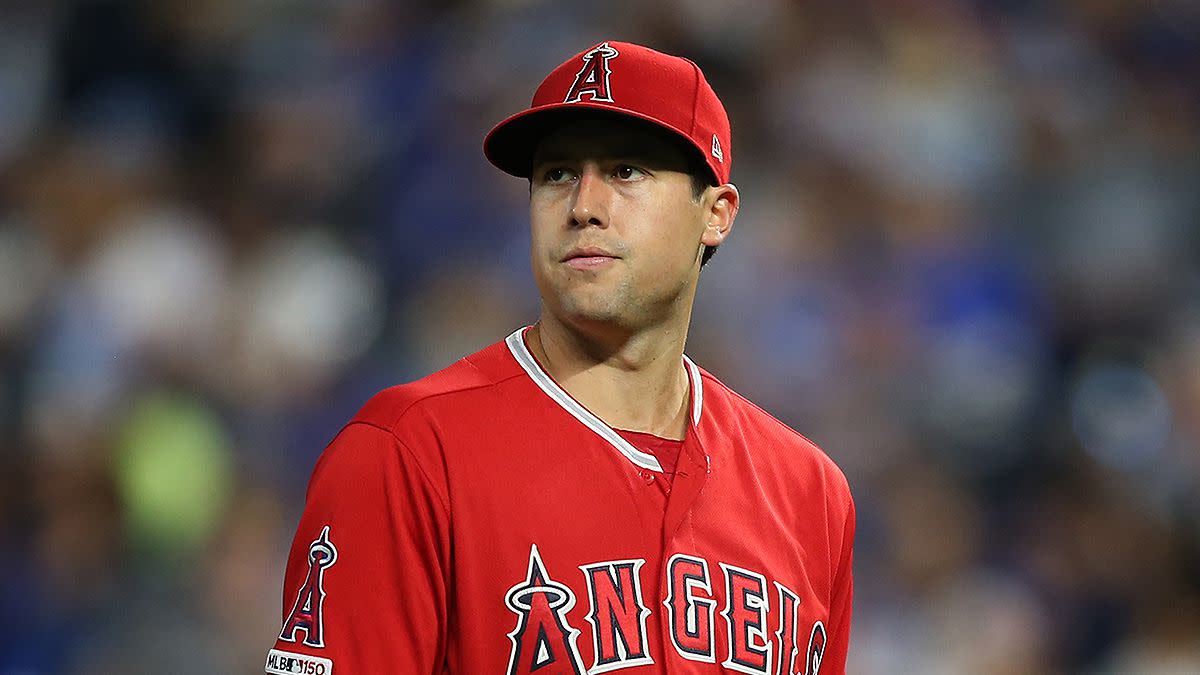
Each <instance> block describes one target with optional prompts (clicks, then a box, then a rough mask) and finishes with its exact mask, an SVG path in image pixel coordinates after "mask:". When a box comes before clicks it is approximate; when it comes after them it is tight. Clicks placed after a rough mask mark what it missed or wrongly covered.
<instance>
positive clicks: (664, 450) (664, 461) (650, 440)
mask: <svg viewBox="0 0 1200 675" xmlns="http://www.w3.org/2000/svg"><path fill="white" fill-rule="evenodd" d="M617 433H618V434H621V437H622V438H624V439H625V440H627V441H629V442H630V443H631V444H633V446H634V447H635V448H637V449H638V450H642V451H645V452H648V453H650V454H651V455H654V457H655V459H657V460H658V463H659V464H661V465H662V468H663V473H664V474H666V475H667V476H668V477H670V478H674V477H675V465H676V464H678V463H679V452H680V451H681V450H683V441H682V440H675V439H671V438H663V437H662V436H655V435H654V434H648V433H646V432H643V431H628V430H626V429H617Z"/></svg>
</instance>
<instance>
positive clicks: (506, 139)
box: [483, 101, 712, 178]
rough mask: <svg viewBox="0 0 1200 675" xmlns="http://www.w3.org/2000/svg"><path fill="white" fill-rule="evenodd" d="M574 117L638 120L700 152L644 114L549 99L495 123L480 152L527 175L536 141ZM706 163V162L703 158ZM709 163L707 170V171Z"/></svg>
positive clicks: (503, 168) (514, 173) (683, 136)
mask: <svg viewBox="0 0 1200 675" xmlns="http://www.w3.org/2000/svg"><path fill="white" fill-rule="evenodd" d="M578 117H612V118H614V119H625V120H630V119H632V120H640V121H642V122H645V123H647V124H650V125H652V126H654V127H657V128H659V129H665V130H667V131H669V132H671V133H673V134H674V135H675V136H678V137H679V140H681V141H683V143H685V144H686V146H687V147H689V148H692V149H693V150H694V151H695V152H696V153H698V154H700V159H701V161H702V162H704V159H705V158H704V156H703V153H702V152H701V150H700V149H699V148H697V147H696V144H695V142H694V141H692V139H691V138H690V137H689V136H688V135H687V134H686V133H684V132H683V131H681V130H679V129H677V128H675V127H673V126H671V125H670V124H666V123H664V122H662V121H660V120H657V119H654V118H653V117H649V116H647V115H643V114H641V113H637V112H634V111H631V110H625V109H622V108H614V107H613V106H611V105H603V104H599V103H589V102H587V101H580V102H579V103H553V104H550V105H544V106H539V107H537V108H530V109H528V110H524V111H522V112H519V113H517V114H515V115H513V116H512V117H509V118H508V119H506V120H504V121H503V122H501V123H499V124H497V125H496V126H495V127H493V128H492V130H491V131H490V132H488V135H487V137H485V138H484V139H483V154H484V156H485V157H487V158H488V161H489V162H491V163H492V164H494V165H495V166H496V168H498V169H500V170H501V171H503V172H504V173H507V174H509V175H512V176H517V177H519V178H529V176H530V174H531V173H533V155H534V153H535V152H537V147H538V143H540V142H541V140H542V138H543V137H544V136H545V135H546V134H547V133H549V132H551V131H553V130H554V129H555V128H557V127H558V126H559V125H561V124H563V123H564V122H566V121H568V120H571V119H574V118H578ZM704 164H705V165H706V166H707V162H704ZM711 170H712V169H711V167H709V171H711Z"/></svg>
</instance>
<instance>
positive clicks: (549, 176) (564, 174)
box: [543, 167, 572, 183]
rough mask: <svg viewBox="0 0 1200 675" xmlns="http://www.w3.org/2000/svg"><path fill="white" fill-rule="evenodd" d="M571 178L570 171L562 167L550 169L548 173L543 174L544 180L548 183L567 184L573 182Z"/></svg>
mask: <svg viewBox="0 0 1200 675" xmlns="http://www.w3.org/2000/svg"><path fill="white" fill-rule="evenodd" d="M571 176H572V174H571V172H570V171H568V170H566V169H564V168H561V167H557V168H553V169H548V170H547V171H546V173H545V174H543V178H544V180H545V181H546V182H547V183H565V182H566V181H569V180H571Z"/></svg>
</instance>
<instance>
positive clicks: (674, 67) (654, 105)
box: [483, 40, 733, 184]
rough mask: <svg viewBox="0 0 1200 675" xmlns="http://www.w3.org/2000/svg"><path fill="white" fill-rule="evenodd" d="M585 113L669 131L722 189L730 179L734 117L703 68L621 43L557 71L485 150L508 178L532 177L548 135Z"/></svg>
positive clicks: (584, 54) (494, 132)
mask: <svg viewBox="0 0 1200 675" xmlns="http://www.w3.org/2000/svg"><path fill="white" fill-rule="evenodd" d="M582 111H589V112H591V114H596V112H597V111H601V112H603V113H605V114H607V113H612V114H616V115H622V116H626V117H629V118H633V119H638V120H642V121H644V122H649V123H651V124H654V125H657V126H659V127H661V128H663V129H666V130H667V131H670V132H672V133H674V134H676V135H678V136H679V137H681V138H682V139H684V140H685V141H687V143H688V145H689V146H690V147H692V148H694V149H695V151H696V154H697V156H698V158H700V159H703V161H704V164H705V165H706V166H707V167H708V168H709V170H711V171H712V175H713V178H714V179H715V182H716V183H717V184H723V183H728V182H729V168H730V166H731V164H732V162H733V155H732V149H731V144H730V140H731V139H730V129H729V117H728V115H726V113H725V107H724V106H723V105H721V100H720V99H719V98H717V94H716V92H714V91H713V89H712V87H711V86H710V85H709V84H708V81H707V80H706V79H705V78H704V73H702V72H700V68H699V67H698V66H696V64H695V63H692V62H691V61H689V60H688V59H685V58H682V57H679V56H671V55H669V54H663V53H662V52H658V51H655V50H653V49H650V48H648V47H643V46H641V45H636V44H632V43H629V42H617V41H615V40H607V41H604V42H601V43H599V44H597V45H595V46H593V47H589V48H588V49H585V50H583V51H582V52H579V53H578V54H576V55H575V56H573V57H571V58H570V59H568V60H567V61H565V62H563V63H562V64H560V65H559V66H558V67H557V68H555V69H554V70H553V71H551V73H550V74H549V75H547V76H546V79H545V80H543V81H542V84H541V85H540V86H539V87H538V89H537V91H536V92H534V95H533V102H532V104H531V105H530V107H529V108H528V109H526V110H524V111H522V112H519V113H517V114H515V115H513V116H511V117H509V118H508V119H506V120H504V121H503V122H501V123H499V124H497V125H496V126H495V128H493V129H492V131H491V132H490V133H489V134H488V135H487V138H485V139H484V141H483V153H484V155H486V156H487V158H488V160H489V161H491V163H492V164H495V165H496V166H497V167H499V168H500V169H501V170H503V171H505V172H506V173H510V174H512V175H514V176H520V177H522V178H528V177H529V174H530V172H531V171H532V169H533V154H534V152H535V151H536V149H537V145H538V143H539V142H540V141H541V138H542V136H544V135H545V133H546V132H547V131H548V130H549V129H551V128H553V127H554V126H555V125H556V124H558V123H561V121H562V120H563V119H565V118H567V117H569V116H571V115H578V114H580V113H581V112H582Z"/></svg>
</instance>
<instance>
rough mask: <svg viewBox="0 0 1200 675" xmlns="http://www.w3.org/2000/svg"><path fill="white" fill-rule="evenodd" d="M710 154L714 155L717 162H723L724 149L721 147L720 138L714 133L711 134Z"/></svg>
mask: <svg viewBox="0 0 1200 675" xmlns="http://www.w3.org/2000/svg"><path fill="white" fill-rule="evenodd" d="M712 156H713V157H716V158H717V161H718V162H720V163H722V164H724V163H725V151H724V150H722V149H721V139H719V138H717V135H716V134H713V146H712Z"/></svg>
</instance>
